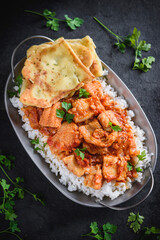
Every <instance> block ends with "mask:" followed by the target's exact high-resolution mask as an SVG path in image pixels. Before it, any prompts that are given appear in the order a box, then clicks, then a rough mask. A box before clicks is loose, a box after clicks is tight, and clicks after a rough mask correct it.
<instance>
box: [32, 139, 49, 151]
mask: <svg viewBox="0 0 160 240" xmlns="http://www.w3.org/2000/svg"><path fill="white" fill-rule="evenodd" d="M30 143H31V144H33V145H39V146H35V147H34V150H35V151H36V152H37V151H39V150H41V151H43V152H44V148H45V146H46V145H47V143H43V145H42V146H41V145H40V142H39V138H35V139H33V140H31V141H30Z"/></svg>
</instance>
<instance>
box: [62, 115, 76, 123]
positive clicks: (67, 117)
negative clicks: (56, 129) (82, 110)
mask: <svg viewBox="0 0 160 240" xmlns="http://www.w3.org/2000/svg"><path fill="white" fill-rule="evenodd" d="M73 118H74V114H71V113H66V115H65V118H64V119H65V120H66V121H67V122H68V123H71V122H72V120H73Z"/></svg>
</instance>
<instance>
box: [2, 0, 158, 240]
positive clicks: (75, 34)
mask: <svg viewBox="0 0 160 240" xmlns="http://www.w3.org/2000/svg"><path fill="white" fill-rule="evenodd" d="M45 8H48V9H50V10H52V11H56V13H57V17H59V18H63V15H64V14H68V15H69V16H70V17H71V18H72V17H76V16H78V17H81V18H83V19H84V21H85V22H84V24H83V25H82V26H81V27H80V28H79V29H77V30H76V31H71V30H70V29H68V27H66V25H65V24H61V27H60V30H59V32H53V31H51V30H49V29H47V28H46V27H45V21H44V20H43V19H41V18H40V17H38V16H35V15H31V14H29V13H25V12H24V9H29V10H35V11H40V12H42V11H43V9H45ZM93 16H96V17H97V18H99V19H100V20H101V21H102V22H103V23H104V24H106V25H107V26H108V27H109V28H110V29H112V30H113V31H114V32H116V33H118V34H121V35H126V34H129V33H131V32H132V30H133V28H134V27H137V28H138V29H139V30H140V31H141V32H142V38H143V39H145V40H146V41H147V42H149V43H151V44H152V48H151V50H150V52H149V53H144V55H143V56H148V55H151V56H154V57H155V58H156V62H155V63H154V64H153V68H152V69H151V70H150V71H149V72H148V73H141V72H139V71H132V70H131V66H132V63H133V61H134V55H133V51H131V50H128V51H127V52H126V53H125V54H124V55H122V54H121V53H120V52H119V51H117V49H115V48H113V43H114V39H113V37H112V36H111V35H110V34H109V33H108V32H106V31H105V30H104V29H102V28H101V27H100V26H99V25H98V24H97V23H96V22H95V21H94V20H93ZM0 17H1V24H0V28H1V31H0V34H1V36H0V46H1V47H0V81H1V82H0V133H1V135H0V136H1V137H0V149H1V150H2V152H3V153H4V154H5V153H11V154H13V155H15V156H16V161H15V165H16V167H15V168H14V169H13V170H12V171H11V173H10V174H11V175H12V177H13V178H14V177H16V176H23V177H24V179H25V186H26V187H27V188H28V189H30V190H31V191H32V192H40V193H42V194H43V195H44V198H45V200H46V202H47V204H46V206H45V207H43V206H42V205H41V204H39V203H37V202H35V201H34V200H33V199H32V198H31V197H30V196H27V195H26V197H25V199H24V200H23V201H22V200H17V202H16V207H15V208H16V212H17V214H18V222H19V226H20V228H21V230H22V232H21V236H22V237H23V238H24V239H26V240H36V239H38V240H55V239H56V240H62V239H63V240H68V239H70V240H80V239H88V238H82V237H81V235H82V234H85V233H87V232H89V225H90V222H92V221H97V222H98V223H99V224H100V225H102V224H104V223H106V222H107V221H109V222H111V223H114V224H116V225H117V226H118V230H117V233H116V234H115V235H114V236H113V239H120V240H123V239H124V240H126V239H131V240H133V239H134V240H135V239H139V238H138V236H137V235H135V234H134V233H133V232H132V231H131V230H130V229H129V227H127V226H126V222H127V217H128V214H129V212H130V211H131V210H127V211H124V212H120V211H119V212H117V211H112V210H109V209H94V208H88V207H83V206H80V205H78V204H76V203H74V202H71V201H70V200H68V199H67V198H65V197H64V196H63V195H62V194H61V193H59V192H58V190H56V189H55V188H54V187H53V186H52V185H51V184H50V183H49V182H48V180H47V179H46V178H45V177H44V176H43V175H42V173H41V172H40V171H39V170H38V169H37V167H36V166H35V165H34V164H33V163H32V160H31V159H30V158H29V157H28V155H27V153H26V152H25V150H24V149H23V148H22V146H21V143H20V142H19V140H18V138H17V137H16V135H15V133H14V131H13V129H12V127H11V124H10V122H9V120H8V117H7V115H6V113H5V108H4V103H3V93H4V86H5V82H6V79H7V77H8V74H9V73H10V58H11V54H12V51H13V49H14V48H15V47H16V45H17V44H18V43H19V42H20V41H22V40H23V39H24V38H26V37H28V36H31V35H35V34H42V35H46V36H48V37H51V38H53V39H54V38H58V37H60V36H64V37H65V38H81V37H84V36H85V35H87V34H88V35H90V36H91V37H92V38H93V40H94V42H95V44H96V46H97V52H98V55H99V56H100V58H101V59H102V60H103V61H104V62H106V63H107V64H108V65H109V66H110V67H111V68H112V69H113V70H114V71H115V72H116V73H117V74H118V75H119V76H120V78H121V79H122V80H123V81H124V82H125V84H126V85H127V86H128V87H129V89H130V90H131V91H132V93H133V94H134V95H135V97H136V98H137V100H138V101H139V103H140V105H141V106H142V108H143V110H144V111H145V113H146V115H147V117H148V119H149V121H150V122H151V125H152V127H153V129H154V131H155V134H156V136H157V140H158V143H159V137H160V127H159V126H160V123H159V120H160V85H159V73H160V64H159V56H160V40H159V39H160V1H158V0H157V1H151V0H143V1H135V0H130V1H125V0H122V1H119V0H116V1H115V0H112V1H110V0H107V1H105V0H102V1H98V0H97V1H95V0H88V1H84V0H81V1H69V0H66V1H62V0H59V1H54V0H52V1H49V0H45V1H41V2H40V1H27V2H26V1H25V2H24V1H21V2H19V3H18V2H15V1H12V2H8V1H6V3H4V2H3V6H1V14H0ZM34 43H35V42H34ZM30 44H31V43H28V44H25V45H24V47H23V48H21V49H20V50H19V54H18V57H17V61H18V60H19V59H20V58H22V56H24V55H25V50H26V49H27V47H29V45H30ZM159 171H160V167H159V161H158V162H157V166H156V170H155V172H154V176H155V187H154V189H153V192H152V194H151V196H150V197H149V198H148V199H147V200H146V201H145V202H144V203H143V204H141V205H140V206H138V207H136V208H135V209H132V211H134V212H138V211H139V212H140V214H141V215H144V216H145V221H144V226H151V225H153V226H156V227H160V203H159V201H160V200H159V196H160V184H159V182H160V173H159ZM1 174H2V173H1V172H0V176H1ZM135 201H136V200H135ZM5 227H6V222H5V221H4V220H3V218H2V217H0V230H1V229H3V228H5ZM0 239H3V240H8V239H9V240H12V239H16V238H15V237H14V236H11V235H10V236H9V235H5V234H4V235H0ZM149 239H151V238H149Z"/></svg>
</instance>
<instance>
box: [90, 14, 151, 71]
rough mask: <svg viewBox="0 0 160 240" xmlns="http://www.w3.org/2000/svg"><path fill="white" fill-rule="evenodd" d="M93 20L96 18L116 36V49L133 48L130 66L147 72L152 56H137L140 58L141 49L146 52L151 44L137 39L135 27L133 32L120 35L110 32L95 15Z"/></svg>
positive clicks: (123, 50)
mask: <svg viewBox="0 0 160 240" xmlns="http://www.w3.org/2000/svg"><path fill="white" fill-rule="evenodd" d="M94 20H96V21H97V22H98V23H99V24H100V25H101V26H102V27H104V28H105V29H106V30H107V31H108V32H110V33H111V34H112V35H113V36H114V37H115V38H116V40H117V42H116V43H115V44H114V45H115V46H116V47H117V48H118V50H119V51H120V52H121V53H125V51H126V47H130V48H133V49H134V53H135V60H134V64H133V68H132V69H133V70H137V69H139V70H141V71H143V72H148V71H149V69H151V68H152V63H153V62H155V58H154V57H152V56H149V57H147V58H143V59H141V60H140V59H139V58H142V51H145V52H148V51H149V50H150V49H151V44H150V43H146V41H144V40H141V41H139V38H140V36H141V32H140V31H138V30H137V28H134V29H133V33H132V34H131V35H127V36H124V37H122V36H118V35H117V34H115V33H114V32H112V31H111V30H110V29H109V28H107V27H106V26H105V25H104V24H103V23H101V22H100V21H99V20H98V19H97V18H96V17H94Z"/></svg>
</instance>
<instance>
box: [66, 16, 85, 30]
mask: <svg viewBox="0 0 160 240" xmlns="http://www.w3.org/2000/svg"><path fill="white" fill-rule="evenodd" d="M64 17H65V19H66V23H67V25H68V26H69V27H70V28H71V29H72V30H76V28H77V27H80V26H81V25H82V24H83V22H84V20H83V19H81V18H78V17H76V18H74V19H71V18H70V17H68V15H67V14H65V15H64Z"/></svg>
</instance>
